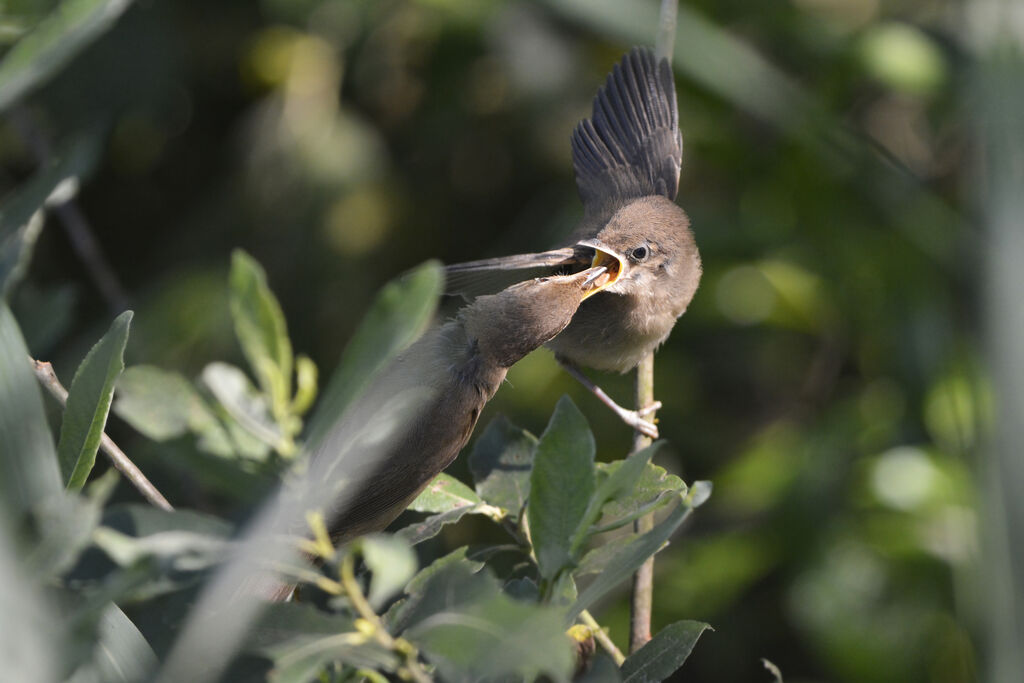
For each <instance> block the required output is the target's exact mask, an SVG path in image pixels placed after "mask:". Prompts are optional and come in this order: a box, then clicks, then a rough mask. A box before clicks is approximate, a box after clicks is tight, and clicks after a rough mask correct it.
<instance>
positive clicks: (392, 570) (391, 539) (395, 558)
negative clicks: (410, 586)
mask: <svg viewBox="0 0 1024 683" xmlns="http://www.w3.org/2000/svg"><path fill="white" fill-rule="evenodd" d="M359 547H360V549H361V552H362V556H363V562H365V563H366V567H367V569H369V570H370V572H372V574H373V577H372V579H371V581H370V590H369V592H368V593H367V596H366V597H367V599H368V600H369V601H370V604H371V605H372V606H373V607H374V608H377V609H379V608H380V607H381V606H383V605H384V604H385V603H386V602H387V600H388V598H391V597H392V596H393V595H394V594H395V593H397V592H398V591H399V590H401V589H402V587H403V586H405V584H406V583H407V582H408V581H409V579H411V578H412V577H413V574H415V573H416V555H415V554H414V553H413V552H412V549H411V548H410V547H409V544H408V543H406V542H405V541H404V540H403V539H401V538H399V537H397V536H384V535H382V534H372V535H369V536H364V537H363V538H362V539H361V540H360V542H359Z"/></svg>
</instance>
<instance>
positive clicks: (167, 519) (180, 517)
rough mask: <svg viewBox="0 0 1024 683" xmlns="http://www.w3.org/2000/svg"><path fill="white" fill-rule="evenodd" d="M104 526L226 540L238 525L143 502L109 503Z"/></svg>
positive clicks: (127, 531) (139, 532) (145, 533)
mask: <svg viewBox="0 0 1024 683" xmlns="http://www.w3.org/2000/svg"><path fill="white" fill-rule="evenodd" d="M103 526H105V527H108V528H111V529H114V530H115V531H120V532H121V533H123V534H127V535H129V536H135V537H141V536H150V535H152V534H156V533H160V532H163V531H190V532H193V533H197V534H203V535H206V536H213V537H217V538H225V539H226V538H227V537H229V536H230V535H231V534H232V533H233V532H234V527H233V526H232V525H231V524H229V523H228V522H226V521H224V520H223V519H221V518H219V517H214V516H212V515H205V514H203V513H201V512H196V511H194V510H174V511H173V512H172V511H167V510H161V509H159V508H155V507H153V506H152V505H144V504H142V503H121V504H118V505H111V506H109V507H108V508H107V509H106V510H105V511H104V513H103Z"/></svg>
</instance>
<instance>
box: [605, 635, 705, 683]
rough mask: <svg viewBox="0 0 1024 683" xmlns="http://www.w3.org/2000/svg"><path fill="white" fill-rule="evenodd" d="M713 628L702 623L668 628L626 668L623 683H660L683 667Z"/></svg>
mask: <svg viewBox="0 0 1024 683" xmlns="http://www.w3.org/2000/svg"><path fill="white" fill-rule="evenodd" d="M709 628H710V626H708V625H707V624H705V623H703V622H700V621H677V622H676V623H674V624H670V625H669V626H666V627H665V628H663V629H662V630H661V631H659V632H658V634H657V635H655V636H654V638H652V639H651V640H650V642H648V643H647V644H646V645H644V646H643V647H642V648H640V649H639V650H637V651H636V652H634V653H633V654H631V655H630V656H629V657H628V658H626V661H625V662H623V664H622V682H623V683H660V682H661V681H663V680H665V679H666V678H668V677H669V676H671V675H672V674H673V673H675V672H676V670H677V669H678V668H679V667H681V666H682V665H683V662H685V661H686V658H687V657H689V656H690V653H691V652H692V651H693V646H694V645H696V644H697V639H698V638H700V636H701V634H702V633H704V631H706V630H707V629H709Z"/></svg>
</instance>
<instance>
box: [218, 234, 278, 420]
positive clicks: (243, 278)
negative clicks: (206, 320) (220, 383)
mask: <svg viewBox="0 0 1024 683" xmlns="http://www.w3.org/2000/svg"><path fill="white" fill-rule="evenodd" d="M230 281H231V287H230V296H229V300H230V305H231V317H232V319H233V320H234V323H235V335H236V336H237V337H238V342H239V344H241V346H242V353H243V354H245V358H246V360H248V361H249V366H250V367H251V368H252V370H253V372H254V373H255V375H256V377H257V379H258V380H259V384H260V388H261V389H262V390H263V393H264V394H266V395H267V396H269V397H270V399H271V405H270V409H271V412H272V413H273V415H274V417H275V419H277V420H281V419H283V418H284V417H285V416H286V415H287V414H288V408H289V399H290V397H291V383H292V344H291V341H290V340H289V339H288V327H287V325H286V324H285V320H284V313H282V312H281V305H280V304H279V303H278V302H277V299H276V298H275V297H274V294H273V292H271V291H270V287H268V286H267V275H266V273H265V272H264V271H263V268H261V267H260V265H259V264H258V263H257V262H256V261H255V259H253V258H252V257H251V256H249V255H248V254H246V253H245V252H244V251H242V250H240V249H236V250H235V252H234V253H233V254H232V255H231V277H230Z"/></svg>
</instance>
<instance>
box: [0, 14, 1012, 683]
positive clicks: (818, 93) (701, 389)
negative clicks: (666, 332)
mask: <svg viewBox="0 0 1024 683" xmlns="http://www.w3.org/2000/svg"><path fill="white" fill-rule="evenodd" d="M53 4H54V3H53V2H28V1H26V2H20V3H12V6H11V7H9V8H8V13H9V16H5V17H4V22H2V23H3V26H0V28H3V29H4V31H3V35H5V36H8V38H7V39H8V40H9V39H10V37H11V36H17V35H18V26H19V22H22V23H25V24H28V23H31V21H32V17H33V16H34V13H36V14H38V15H41V14H43V13H45V12H46V11H47V10H48V9H49V8H50V7H51V6H52V5H53ZM13 5H17V6H16V7H15V6H13ZM656 15H657V3H655V2H653V1H651V0H635V1H632V2H623V1H622V0H590V1H587V0H544V1H542V2H524V1H516V0H418V1H415V2H411V1H410V2H403V1H398V0H260V1H258V2H253V1H251V0H245V1H242V0H237V1H231V0H221V1H219V2H199V1H196V0H178V2H174V3H172V2H166V1H160V0H153V1H151V2H143V3H139V4H137V5H135V6H133V7H132V8H130V9H129V10H128V11H127V12H126V13H125V15H124V16H123V17H122V18H121V19H120V20H119V21H118V23H117V25H116V26H115V28H114V29H113V30H112V31H111V32H109V33H108V34H106V35H105V36H104V37H103V38H102V39H101V40H99V41H97V42H96V43H95V44H94V45H93V46H92V47H90V48H89V49H88V50H87V51H86V52H84V53H83V54H82V55H80V56H78V57H76V58H75V61H74V63H73V64H71V66H70V68H67V69H65V70H63V71H62V72H61V73H60V75H59V76H58V77H57V78H55V79H54V80H52V81H51V82H50V83H49V84H48V85H47V86H46V87H45V88H44V89H43V90H41V91H39V92H37V93H36V94H35V95H34V96H33V97H32V98H31V100H30V102H29V104H28V105H27V106H22V107H20V108H18V109H17V110H15V111H14V112H13V113H12V115H11V116H9V117H7V118H6V119H5V120H4V121H3V122H2V123H0V162H2V165H0V185H2V188H3V189H7V188H10V187H13V186H14V185H15V184H16V183H17V182H19V181H20V180H21V179H23V178H24V177H26V176H27V175H28V174H30V173H31V172H32V171H33V170H34V169H35V168H36V166H37V165H38V159H39V155H40V153H41V150H42V151H43V152H45V150H46V149H47V147H49V148H61V149H67V148H69V147H71V148H74V149H80V150H84V151H83V152H82V154H84V155H85V157H87V158H88V159H89V161H90V162H91V163H90V165H91V173H90V174H89V175H88V179H87V180H86V181H85V182H84V183H83V186H82V188H81V191H80V194H79V196H78V203H77V209H78V212H77V213H76V216H77V219H76V218H75V217H74V216H73V217H72V218H71V220H70V221H69V220H68V219H67V217H63V218H64V220H60V219H58V218H51V219H49V222H48V224H47V226H46V228H45V229H44V231H43V233H42V236H41V238H40V240H39V243H38V245H37V247H36V250H35V257H34V260H33V262H32V265H31V269H30V271H29V274H28V277H27V280H26V282H25V283H23V284H22V285H21V286H20V288H19V290H18V292H17V297H16V298H15V300H14V302H13V306H14V310H15V315H16V316H17V318H18V320H19V321H20V322H21V325H22V328H23V330H24V333H25V335H26V337H27V339H28V343H29V346H30V348H31V350H32V352H33V354H34V355H35V356H36V357H37V358H43V359H49V360H52V361H53V362H54V365H55V368H56V370H57V372H58V374H59V375H60V376H61V377H62V378H64V379H65V383H67V382H68V381H70V376H71V374H72V373H73V372H74V368H75V367H76V365H77V363H78V362H79V361H80V359H81V358H82V356H83V355H84V353H85V351H86V350H87V349H88V346H89V344H91V343H92V342H93V341H95V340H96V339H97V338H98V337H99V336H100V335H101V334H102V332H103V331H104V330H105V329H106V328H107V326H108V325H109V323H110V320H111V319H112V317H113V315H114V314H116V313H117V312H119V311H120V310H122V309H124V308H126V307H130V308H133V309H134V310H135V311H136V318H135V321H134V323H133V331H132V337H131V340H130V343H129V348H128V363H129V365H131V364H135V363H148V364H154V365H158V366H161V367H165V368H168V369H174V370H178V371H181V372H184V373H186V374H188V375H192V376H194V375H195V374H197V373H198V372H199V371H200V370H201V368H202V367H203V366H204V365H205V364H207V363H208V362H210V361H212V360H229V361H234V362H240V361H241V360H242V359H241V352H240V349H239V348H238V347H237V344H236V342H235V340H234V337H233V334H232V330H231V323H230V316H229V315H228V310H227V299H226V285H227V282H226V280H227V268H228V264H229V260H230V256H229V255H230V252H231V250H232V249H233V248H235V247H242V248H244V249H245V250H247V251H248V252H249V253H251V254H252V255H253V256H254V257H255V258H256V259H257V260H258V261H259V262H260V263H262V265H263V266H264V267H265V268H266V269H267V273H268V277H269V281H270V284H271V287H272V288H273V290H274V291H275V293H276V294H277V295H278V297H279V298H280V300H281V303H282V307H283V309H284V313H285V316H286V318H287V320H288V325H289V330H290V333H291V336H292V341H293V344H294V347H295V349H296V351H298V352H302V353H306V354H308V355H310V356H311V357H312V358H313V360H314V361H316V363H317V365H318V366H319V367H320V370H321V378H322V379H323V380H324V381H326V378H327V377H328V376H329V373H330V371H331V369H332V368H333V367H334V365H335V364H336V363H337V361H338V358H339V354H340V352H341V350H342V348H343V347H344V344H345V342H346V340H347V339H348V338H349V336H350V335H351V333H352V331H353V329H354V328H355V326H356V324H357V323H358V321H359V320H360V317H361V316H362V314H363V312H364V310H365V308H366V307H367V306H368V304H369V301H370V299H371V297H372V295H373V294H374V293H375V292H376V291H377V290H378V288H379V287H380V286H381V285H382V284H383V283H384V282H386V281H387V280H389V279H391V278H394V277H395V276H397V275H399V274H401V273H402V272H403V271H405V270H407V269H409V268H411V267H412V266H414V265H416V264H418V263H420V262H422V261H424V260H426V259H432V258H434V259H440V260H442V261H445V262H449V263H453V262H458V261H464V260H470V259H475V258H483V257H487V256H495V255H501V254H508V253H519V252H523V251H533V250H538V249H543V248H547V247H549V246H551V245H552V244H554V243H556V242H557V240H558V239H559V237H560V236H562V235H565V234H566V233H568V232H569V231H570V230H571V229H572V227H573V225H574V223H575V221H576V220H578V218H579V217H580V215H581V205H580V202H579V200H578V198H577V196H576V191H575V185H574V182H573V177H572V172H571V158H570V150H569V134H570V131H571V129H572V127H573V126H574V125H575V123H576V122H577V121H578V120H579V119H581V118H583V117H585V116H587V115H588V114H589V110H590V103H591V99H592V98H593V96H594V94H595V93H596V92H597V89H598V87H599V86H600V85H601V84H602V83H603V81H604V77H605V75H606V74H607V72H608V71H609V70H610V68H611V66H612V65H613V64H614V63H615V62H616V61H617V60H618V59H619V57H620V56H621V55H622V54H623V53H624V52H625V51H626V50H627V49H628V48H629V46H631V45H633V44H638V43H644V44H652V43H653V39H654V35H655V28H656ZM962 28H963V8H962V6H961V4H960V3H957V2H952V1H950V0H891V1H887V2H882V1H881V0H780V1H779V2H772V3H749V2H740V1H737V0H727V1H723V0H694V1H687V2H686V3H684V4H683V6H682V7H681V8H680V14H679V40H678V41H677V44H676V60H675V62H676V63H675V71H676V79H677V89H678V98H679V112H680V127H681V129H682V131H683V136H684V140H685V154H684V165H683V172H682V180H681V182H680V192H679V200H678V201H679V203H680V204H681V205H682V206H683V207H684V208H685V209H686V211H687V212H688V213H689V215H690V216H691V218H692V221H693V226H694V231H695V233H696V236H697V241H698V244H699V247H700V250H701V253H702V255H703V258H704V264H705V274H704V279H703V282H702V284H701V288H700V290H699V291H698V293H697V296H696V298H695V300H694V302H693V304H692V306H691V308H690V310H689V311H688V312H687V314H686V315H685V316H684V317H683V318H682V319H681V321H680V323H679V324H678V325H677V327H676V330H675V332H674V334H673V335H672V337H671V339H670V340H669V341H668V342H667V343H666V344H665V346H664V347H663V348H662V349H661V350H660V352H659V353H658V355H657V364H656V374H655V376H656V381H655V393H656V396H657V398H658V399H660V400H661V401H663V402H664V410H663V411H662V412H661V413H660V414H659V418H660V429H661V434H662V437H664V438H665V439H667V440H668V441H669V442H670V448H668V449H665V450H664V451H663V452H662V457H661V461H660V462H659V464H661V465H663V466H665V467H667V468H668V469H669V470H671V471H674V472H676V473H678V474H680V475H681V476H683V477H684V478H685V479H686V480H687V481H693V480H695V479H710V480H712V481H713V482H714V486H715V492H714V495H713V497H712V499H711V500H710V501H709V503H708V504H707V505H705V506H704V507H702V508H701V509H700V510H699V511H698V513H697V514H696V515H694V517H693V519H692V521H691V522H690V523H689V525H688V527H687V528H686V529H685V531H684V533H682V534H681V535H680V536H678V537H677V538H676V539H675V540H674V541H673V543H672V545H671V546H670V547H669V548H668V549H667V550H665V551H664V552H663V553H662V554H661V555H659V556H658V561H657V566H656V579H655V587H656V588H655V615H654V619H655V624H654V626H655V628H658V627H660V626H662V625H665V624H667V623H670V622H672V621H675V620H678V619H700V620H705V621H708V622H709V623H711V624H712V626H713V627H714V628H715V631H714V632H713V633H708V634H706V635H705V636H704V637H703V638H702V639H701V641H700V642H699V643H698V645H697V647H696V649H695V651H694V654H693V655H692V657H691V658H690V660H689V661H688V662H687V664H686V666H685V667H684V669H683V670H682V674H683V675H685V676H686V677H688V679H689V680H709V681H711V680H713V681H739V680H745V681H752V680H770V676H769V674H768V673H767V672H766V671H765V670H764V669H763V668H762V664H761V661H760V659H761V658H762V657H764V658H767V659H769V660H771V661H772V662H774V663H775V664H776V665H778V666H779V668H780V669H781V670H782V672H783V674H784V676H785V678H786V680H787V681H935V682H946V681H950V682H952V681H970V680H974V679H975V678H976V677H977V676H979V675H980V671H981V668H982V659H983V655H984V646H983V642H984V641H983V629H982V625H983V621H984V619H983V615H982V613H981V610H980V608H979V605H980V604H981V602H980V597H981V596H980V593H981V591H980V590H979V583H980V582H979V580H978V579H979V577H978V576H977V574H976V573H975V572H974V571H973V570H972V567H976V566H978V565H977V559H978V553H979V533H978V528H979V526H978V517H979V514H978V512H977V504H976V502H977V501H976V499H977V497H978V496H977V493H976V491H977V488H976V482H975V481H974V479H975V475H974V474H973V472H975V471H976V468H975V465H976V460H977V458H978V447H979V442H980V440H981V439H982V437H983V436H984V434H985V433H986V430H987V428H988V425H989V422H990V420H991V414H992V400H991V398H990V388H989V386H988V381H987V380H986V377H985V373H983V372H982V371H981V370H980V368H981V367H982V366H983V363H982V362H981V358H980V353H981V344H980V339H981V324H982V318H981V316H980V313H979V306H978V303H977V302H978V300H979V292H980V284H979V270H980V268H979V261H980V256H981V243H980V242H981V240H980V236H979V230H978V228H977V227H976V223H977V216H976V215H975V213H976V212H974V211H973V210H972V209H971V208H970V207H971V206H973V205H974V203H973V201H972V185H971V183H972V169H973V162H972V161H971V157H970V153H971V149H970V147H969V134H970V133H971V131H970V117H971V116H972V112H971V108H970V106H968V105H967V104H966V103H965V102H966V100H965V98H964V93H965V92H966V91H968V90H969V87H970V78H971V69H972V68H973V67H972V65H973V62H972V57H971V55H970V54H969V52H970V51H969V47H968V46H967V45H966V44H965V42H964V37H963V31H962ZM68 222H70V223H72V224H76V222H77V225H78V227H79V228H82V227H87V228H88V230H87V232H88V233H90V234H91V235H92V236H93V237H94V238H95V241H96V244H97V246H98V249H99V253H100V255H96V254H92V255H90V253H91V252H89V251H88V248H87V247H86V248H84V249H85V251H83V247H82V246H81V244H80V242H79V243H78V246H76V239H79V240H80V237H74V236H73V235H76V234H78V233H69V232H68V231H67V230H66V229H65V225H66V224H67V223H68ZM83 254H85V255H83ZM457 306H458V302H456V301H449V302H447V303H446V305H445V314H446V315H452V314H454V311H455V310H457ZM594 377H595V379H598V380H599V381H600V383H602V384H603V385H604V387H605V388H606V389H607V390H608V391H609V393H611V394H612V396H614V397H616V398H618V399H620V402H628V401H630V400H631V395H632V380H631V377H630V376H622V377H620V376H610V375H609V376H599V375H594ZM563 393H568V394H570V395H571V396H572V397H573V398H574V400H575V401H576V403H577V405H579V406H580V408H581V409H582V410H583V411H584V412H585V414H586V415H587V416H588V417H589V419H590V421H591V425H592V427H593V429H594V431H595V434H596V436H597V442H598V457H599V458H600V459H603V460H612V459H617V458H621V457H622V456H623V455H624V454H625V453H626V452H627V451H628V448H629V442H630V437H631V434H630V432H629V431H628V429H627V428H626V427H625V426H624V425H622V424H621V423H619V422H618V421H617V420H615V419H612V418H611V416H610V413H608V412H607V411H606V409H604V408H603V407H602V406H600V405H599V404H598V402H597V401H596V400H594V399H593V398H591V397H589V396H588V395H586V394H585V393H584V392H583V391H582V390H581V388H580V387H579V386H577V385H576V384H575V383H574V382H573V381H572V380H571V379H570V378H569V377H568V375H567V374H565V373H564V372H561V371H560V370H559V369H558V367H557V366H556V364H555V362H554V360H553V357H552V356H551V354H550V353H549V352H547V351H545V350H542V351H539V352H537V353H535V354H533V355H532V356H530V357H529V358H527V359H526V360H525V361H523V362H522V363H521V364H519V365H518V366H517V367H516V368H514V369H513V371H512V372H511V373H510V375H509V382H508V383H507V384H506V385H505V387H504V388H503V389H502V390H501V392H499V395H498V397H497V398H496V399H495V400H494V401H493V403H492V404H491V405H490V406H489V407H488V409H487V411H486V412H485V414H484V416H483V417H482V418H481V423H480V424H481V427H483V426H485V425H486V424H487V423H488V422H489V421H490V420H491V419H492V418H493V417H494V416H495V415H496V414H498V413H503V414H505V415H507V416H508V417H509V418H510V419H511V420H512V421H513V422H515V423H517V424H519V425H521V426H523V427H525V428H527V429H529V430H531V431H533V432H534V433H540V432H541V431H542V430H543V428H544V425H545V423H546V421H547V418H548V416H549V415H550V413H551V411H552V409H553V407H554V405H555V402H556V400H557V399H558V397H559V396H560V395H561V394H563ZM108 430H109V431H110V432H111V434H112V435H113V436H114V438H115V440H116V441H118V443H119V444H121V445H122V446H123V447H124V449H125V450H126V451H127V452H129V453H131V454H132V455H133V457H134V458H136V459H137V460H138V461H139V462H140V464H141V465H142V468H143V469H144V470H145V471H146V472H147V473H148V474H149V475H150V477H151V478H152V479H153V480H154V481H155V482H156V484H157V485H158V487H160V488H161V489H162V490H163V492H164V493H165V494H166V495H167V496H168V498H170V499H171V500H172V501H175V503H176V504H181V505H183V506H191V507H195V508H198V509H203V510H209V511H213V512H216V513H218V514H221V515H228V516H233V517H235V518H241V517H242V516H244V515H245V514H246V511H247V510H248V509H250V507H251V506H252V505H253V503H254V499H255V498H256V497H257V495H258V493H259V492H260V491H263V490H264V483H261V482H260V481H259V479H258V478H257V477H253V476H250V474H249V473H242V472H238V471H235V469H234V468H236V467H237V465H236V464H235V463H233V462H230V461H225V460H217V459H216V458H215V457H213V456H208V455H203V454H201V453H198V452H196V450H195V447H194V443H193V441H192V440H191V439H190V438H183V439H179V440H177V441H174V442H172V443H171V444H169V445H168V444H162V445H160V446H159V447H156V446H154V445H153V444H152V443H151V442H149V441H147V440H145V439H142V438H140V437H138V436H137V435H136V434H134V433H133V432H132V430H131V429H130V428H129V427H127V426H126V425H125V424H124V423H123V422H120V421H119V420H118V419H116V418H113V417H112V418H111V422H110V425H109V428H108ZM479 431H482V429H481V430H478V432H479ZM197 464H198V466H197ZM450 471H451V472H452V473H453V474H455V475H456V476H460V477H462V478H464V479H465V478H466V476H465V472H466V469H465V463H464V462H463V461H462V460H460V461H459V462H457V463H456V464H455V465H454V466H453V468H452V470H450ZM124 495H125V497H126V498H131V497H132V494H131V493H130V492H128V491H125V492H124ZM489 533H493V530H491V529H489V528H486V524H485V523H481V524H479V525H475V524H474V523H473V522H472V521H471V520H467V521H464V522H463V523H462V524H460V525H458V526H456V527H454V528H452V527H449V529H448V530H447V531H446V535H443V536H441V537H440V538H439V539H437V540H436V541H435V542H433V544H432V545H429V546H428V547H427V548H425V549H424V550H423V551H422V553H423V554H424V560H426V559H429V558H430V556H433V555H437V554H439V553H442V552H444V551H445V549H446V548H450V547H455V546H457V545H461V544H464V543H467V542H472V541H473V539H474V538H477V537H478V536H477V535H479V534H489ZM597 616H598V618H599V620H600V621H601V622H602V623H604V624H607V625H608V626H610V627H611V628H612V635H613V637H614V638H615V639H616V640H617V641H618V642H619V643H620V644H624V643H625V640H626V638H627V625H626V624H627V617H628V613H627V605H626V595H625V594H624V593H623V594H622V595H621V599H619V600H618V601H612V602H609V603H607V604H605V605H603V606H602V608H601V609H600V610H598V615H597Z"/></svg>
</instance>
